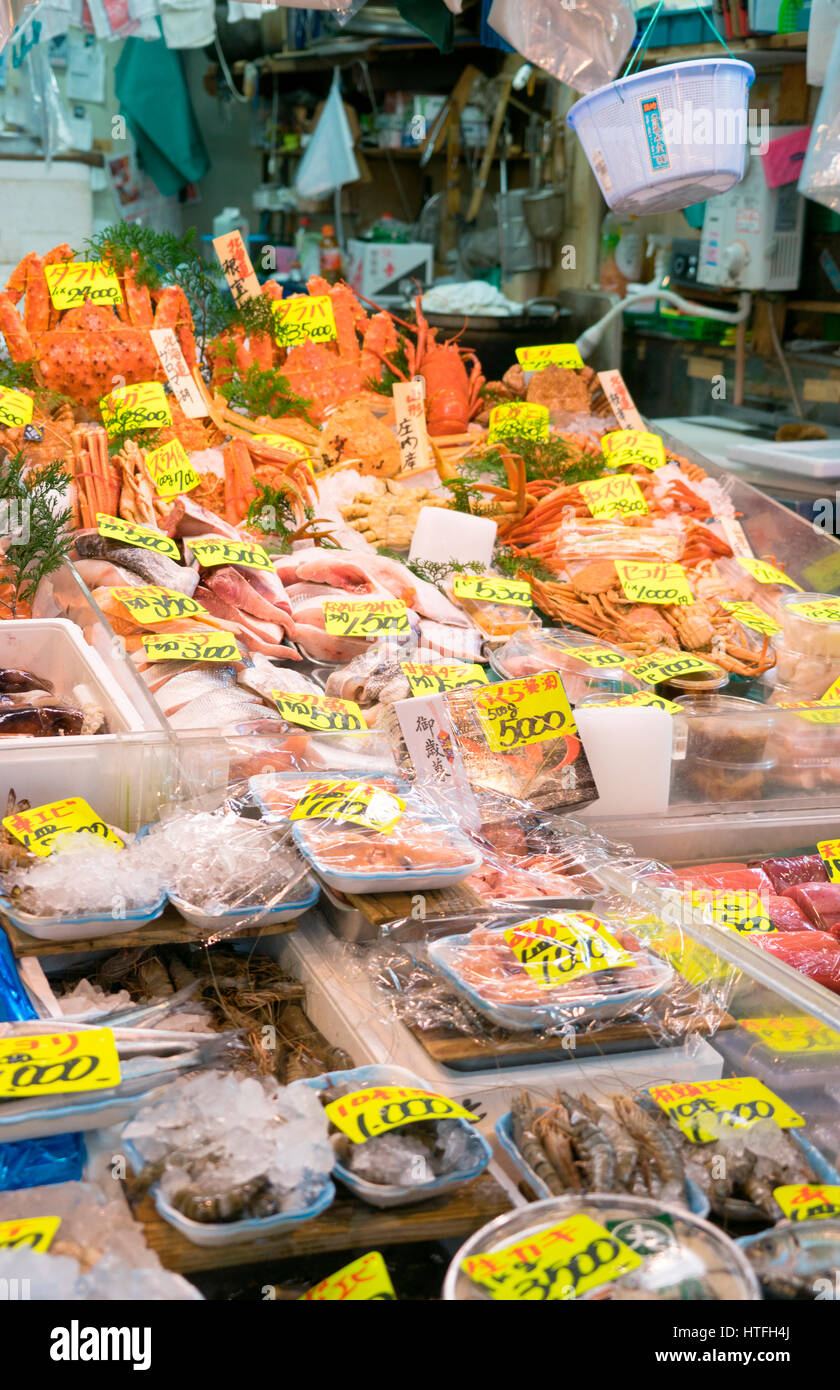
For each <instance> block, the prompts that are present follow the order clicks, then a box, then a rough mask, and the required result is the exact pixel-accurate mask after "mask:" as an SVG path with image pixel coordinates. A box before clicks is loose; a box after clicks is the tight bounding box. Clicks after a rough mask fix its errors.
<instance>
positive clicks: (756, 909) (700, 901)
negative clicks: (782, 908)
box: [689, 888, 779, 936]
mask: <svg viewBox="0 0 840 1390" xmlns="http://www.w3.org/2000/svg"><path fill="white" fill-rule="evenodd" d="M689 901H690V903H691V906H692V908H694V909H697V910H698V911H699V912H700V914H701V916H702V915H703V914H704V913H705V912H709V913H710V914H711V917H712V921H713V922H717V923H718V925H719V926H721V927H730V928H731V930H732V931H736V932H738V933H739V934H740V935H742V936H749V935H751V934H752V933H753V932H761V934H762V935H763V936H766V935H767V934H768V933H770V932H777V931H778V930H779V929H778V927H774V926H773V923H772V922H771V921H770V918H769V917H768V915H767V912H766V909H765V907H764V905H763V903H762V901H761V894H760V893H758V892H756V891H755V890H754V889H740V888H696V889H694V891H693V892H692V893H690V894H689Z"/></svg>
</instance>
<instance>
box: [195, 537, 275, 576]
mask: <svg viewBox="0 0 840 1390" xmlns="http://www.w3.org/2000/svg"><path fill="white" fill-rule="evenodd" d="M187 545H188V546H189V548H190V550H191V551H192V553H193V555H194V556H195V558H196V560H197V561H198V563H199V564H200V565H201V566H202V567H203V568H204V569H210V568H212V567H213V566H214V565H243V566H244V567H245V568H246V569H249V570H270V571H272V572H273V570H274V566H273V565H272V563H271V557H270V556H269V555H268V553H267V552H266V551H265V550H263V548H262V546H261V545H256V544H255V543H254V542H251V541H234V540H227V539H226V538H225V537H223V536H219V537H218V538H217V537H216V536H204V537H202V539H201V540H195V539H190V540H188V541H187Z"/></svg>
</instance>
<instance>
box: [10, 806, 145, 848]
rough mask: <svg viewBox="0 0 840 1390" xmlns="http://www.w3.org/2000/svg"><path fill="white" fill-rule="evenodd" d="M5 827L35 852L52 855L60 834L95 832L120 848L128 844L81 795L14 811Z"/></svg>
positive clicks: (100, 837)
mask: <svg viewBox="0 0 840 1390" xmlns="http://www.w3.org/2000/svg"><path fill="white" fill-rule="evenodd" d="M3 825H4V826H5V828H6V830H8V831H10V832H11V834H12V835H14V837H15V839H16V840H20V842H21V844H23V845H25V846H26V848H27V849H28V850H31V852H32V853H33V854H41V855H47V854H52V849H53V842H54V841H55V838H56V836H57V835H65V834H86V835H95V836H96V837H97V839H99V840H105V841H107V843H108V844H110V845H115V846H116V847H117V849H124V848H125V844H124V842H123V841H122V840H121V839H120V837H119V835H115V834H114V832H113V830H110V829H109V828H108V826H107V825H106V824H105V822H104V821H103V819H102V817H101V816H99V815H97V813H96V811H94V809H93V807H92V806H89V805H88V803H87V802H86V801H85V800H84V798H83V797H81V796H68V797H66V798H65V799H64V800H63V801H50V802H47V804H46V805H44V806H32V807H30V809H29V810H28V811H15V813H14V814H13V815H11V816H5V817H4V818H3Z"/></svg>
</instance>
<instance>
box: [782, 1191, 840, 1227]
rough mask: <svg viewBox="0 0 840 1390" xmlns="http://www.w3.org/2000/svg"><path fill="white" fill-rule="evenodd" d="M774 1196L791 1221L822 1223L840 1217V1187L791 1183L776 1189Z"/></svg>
mask: <svg viewBox="0 0 840 1390" xmlns="http://www.w3.org/2000/svg"><path fill="white" fill-rule="evenodd" d="M773 1196H774V1197H775V1198H776V1201H777V1202H778V1203H779V1206H780V1207H781V1209H782V1211H783V1212H784V1214H785V1216H787V1217H788V1218H789V1219H790V1220H791V1221H820V1220H822V1219H824V1218H825V1217H827V1216H840V1187H837V1186H832V1185H831V1184H830V1183H824V1184H822V1185H821V1186H817V1185H816V1184H809V1183H789V1184H785V1185H784V1186H783V1187H774V1188H773Z"/></svg>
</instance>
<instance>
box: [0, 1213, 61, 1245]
mask: <svg viewBox="0 0 840 1390" xmlns="http://www.w3.org/2000/svg"><path fill="white" fill-rule="evenodd" d="M60 1225H61V1217H60V1216H26V1217H23V1218H21V1219H19V1220H17V1221H0V1250H20V1249H21V1248H22V1247H23V1246H24V1245H25V1246H26V1247H27V1248H28V1249H29V1250H38V1251H41V1252H43V1251H44V1250H49V1248H50V1243H51V1241H52V1238H53V1236H54V1235H55V1233H56V1231H57V1230H58V1228H59V1226H60Z"/></svg>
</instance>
